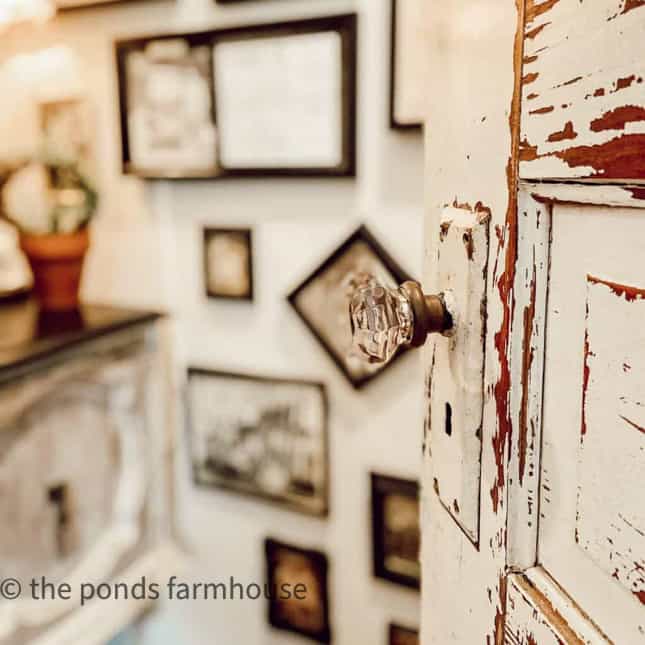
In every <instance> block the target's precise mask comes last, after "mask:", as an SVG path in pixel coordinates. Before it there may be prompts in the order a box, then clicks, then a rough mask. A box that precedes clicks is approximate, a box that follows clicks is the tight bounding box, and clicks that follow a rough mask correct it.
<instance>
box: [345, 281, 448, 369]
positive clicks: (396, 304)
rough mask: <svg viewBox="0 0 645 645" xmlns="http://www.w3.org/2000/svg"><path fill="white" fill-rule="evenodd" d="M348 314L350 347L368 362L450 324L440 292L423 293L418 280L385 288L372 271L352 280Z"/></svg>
mask: <svg viewBox="0 0 645 645" xmlns="http://www.w3.org/2000/svg"><path fill="white" fill-rule="evenodd" d="M352 286H353V292H352V293H351V296H350V302H349V317H350V322H351V327H352V337H353V345H354V348H355V349H356V350H357V351H358V353H359V354H360V355H361V356H363V357H365V358H366V359H367V360H368V361H369V362H370V363H386V362H387V361H389V360H390V359H391V358H392V357H393V356H394V354H395V353H396V351H397V350H398V349H399V347H403V346H412V347H419V346H421V345H423V343H424V342H425V340H426V337H427V336H428V334H429V333H432V332H447V331H449V330H450V329H451V328H452V325H453V321H452V316H451V315H450V313H449V312H448V309H447V307H446V305H445V302H444V298H443V296H426V295H424V294H423V291H422V290H421V285H420V284H419V283H418V282H412V281H410V282H404V283H403V284H402V285H401V286H400V287H395V288H388V287H386V286H384V285H382V284H381V283H380V282H378V281H377V280H376V278H374V276H372V275H368V274H364V275H362V276H360V278H358V279H356V280H354V281H353V284H352Z"/></svg>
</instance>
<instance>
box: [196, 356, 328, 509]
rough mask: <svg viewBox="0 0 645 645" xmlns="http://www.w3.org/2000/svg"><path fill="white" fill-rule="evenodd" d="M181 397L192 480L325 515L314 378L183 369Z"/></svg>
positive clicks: (324, 449) (322, 441) (320, 395)
mask: <svg viewBox="0 0 645 645" xmlns="http://www.w3.org/2000/svg"><path fill="white" fill-rule="evenodd" d="M187 396H188V401H187V404H188V405H187V407H188V414H189V429H190V451H191V460H192V465H193V473H194V477H195V481H196V483H198V484H202V485H207V486H216V487H219V488H224V489H228V490H230V491H233V492H236V493H245V494H249V495H255V496H257V497H261V498H264V499H267V500H271V501H274V502H277V503H280V504H282V505H284V506H286V507H289V508H291V509H293V510H297V511H300V512H303V513H308V514H310V515H318V516H325V515H326V514H327V512H328V439H327V396H326V392H325V388H324V386H323V385H322V384H321V383H313V382H309V381H296V380H286V379H277V378H267V377H259V376H249V375H245V374H232V373H228V372H216V371H211V370H204V369H199V368H190V369H189V370H188V393H187Z"/></svg>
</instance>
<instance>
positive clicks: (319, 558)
mask: <svg viewBox="0 0 645 645" xmlns="http://www.w3.org/2000/svg"><path fill="white" fill-rule="evenodd" d="M264 548H265V556H266V575H267V584H268V587H269V589H272V590H273V589H275V588H276V587H278V589H279V583H280V579H281V578H280V576H278V575H276V569H277V564H278V562H279V557H280V554H284V555H287V556H289V555H291V556H293V557H294V558H297V559H300V560H301V561H303V560H304V561H306V562H307V563H308V564H310V569H311V573H312V576H313V577H314V579H315V580H316V582H317V585H318V587H319V597H320V605H321V606H320V608H319V611H320V614H321V618H322V620H321V622H322V626H321V627H320V628H318V629H307V628H306V627H305V626H303V625H298V624H297V623H294V622H293V621H290V620H289V619H288V617H286V616H285V612H284V611H281V602H282V603H284V602H285V601H283V600H280V595H279V592H278V593H277V594H276V593H275V592H273V593H271V594H270V597H269V600H268V603H269V606H268V622H269V624H270V625H271V626H272V627H274V628H275V629H280V630H283V631H288V632H293V633H295V634H299V635H301V636H304V637H306V638H309V639H311V640H313V641H316V642H318V643H330V642H331V638H332V633H331V625H330V618H329V614H330V612H329V583H328V574H329V564H328V561H327V556H326V555H325V554H324V553H322V552H321V551H317V550H314V549H304V548H301V547H298V546H294V545H292V544H286V543H284V542H280V541H278V540H274V539H272V538H267V539H266V540H265V543H264ZM298 582H299V581H298V580H296V581H294V583H293V584H294V585H295V584H297V583H298ZM303 584H304V583H303ZM305 586H306V585H305ZM310 593H311V589H308V590H307V595H308V596H309V594H310ZM291 602H297V601H296V600H293V601H291Z"/></svg>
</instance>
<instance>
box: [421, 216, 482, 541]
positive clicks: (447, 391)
mask: <svg viewBox="0 0 645 645" xmlns="http://www.w3.org/2000/svg"><path fill="white" fill-rule="evenodd" d="M489 220H490V215H489V213H487V212H483V211H479V212H471V211H468V210H465V209H460V208H454V207H446V208H445V209H444V210H443V212H442V214H441V224H440V230H441V232H440V236H439V240H440V241H439V248H438V259H437V262H438V267H439V277H438V282H437V288H438V290H439V293H444V294H446V300H447V303H448V302H449V303H450V306H449V308H450V310H451V313H453V330H452V331H451V332H450V335H449V336H446V337H444V338H438V339H437V340H436V341H435V348H434V355H433V359H432V360H433V367H432V372H431V374H430V443H429V448H430V454H431V456H432V458H433V459H434V460H435V464H436V465H435V474H434V480H433V487H434V489H435V491H436V492H437V494H438V495H439V498H440V499H441V502H442V503H443V505H444V507H445V508H446V510H447V511H448V512H449V513H450V515H452V517H453V518H454V519H455V521H456V522H457V523H458V524H459V526H461V528H462V529H463V530H464V531H465V532H466V534H467V535H468V537H469V538H470V539H471V540H472V541H473V542H474V543H477V542H478V540H479V481H480V470H481V462H480V456H481V434H482V412H483V400H484V391H483V387H484V344H483V338H484V334H485V329H486V328H485V325H486V267H487V264H488V224H489Z"/></svg>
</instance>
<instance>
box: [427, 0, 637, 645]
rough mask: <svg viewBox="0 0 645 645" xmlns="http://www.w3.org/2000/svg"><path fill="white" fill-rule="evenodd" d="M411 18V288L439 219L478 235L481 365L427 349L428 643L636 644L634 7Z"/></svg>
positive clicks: (468, 0)
mask: <svg viewBox="0 0 645 645" xmlns="http://www.w3.org/2000/svg"><path fill="white" fill-rule="evenodd" d="M426 20H427V25H428V28H429V30H430V34H431V35H430V39H429V43H430V45H429V51H428V57H429V60H430V72H429V76H428V79H427V81H428V85H429V88H428V89H429V91H428V95H429V97H430V99H429V108H428V114H427V122H426V144H427V175H426V176H427V218H426V264H425V275H424V285H423V286H424V290H425V291H426V292H427V293H436V292H439V291H441V287H442V280H443V278H442V276H443V275H444V274H445V267H444V266H442V262H443V259H442V256H441V249H442V244H443V243H444V239H443V236H445V228H442V222H443V221H444V220H445V218H446V214H447V213H454V210H455V209H459V210H460V211H462V213H463V217H467V216H468V215H470V216H471V217H475V216H478V215H479V216H481V214H483V213H485V214H486V215H487V216H488V218H489V224H488V226H489V240H488V244H487V247H486V246H485V240H484V238H483V237H481V239H479V240H475V246H474V252H473V247H472V240H471V247H470V250H469V248H468V244H466V246H465V252H467V253H469V255H470V257H471V258H473V261H475V262H479V265H478V267H479V268H483V270H482V271H481V272H480V273H481V277H480V281H481V282H480V284H481V286H482V288H483V289H484V290H485V294H486V297H485V299H484V301H483V303H482V306H481V324H482V327H483V329H482V333H481V351H482V352H483V354H484V360H483V364H482V362H481V361H478V362H477V363H472V362H471V363H470V366H471V367H473V365H476V366H477V367H478V369H463V366H464V362H463V360H462V359H460V358H459V357H458V356H456V354H455V353H454V352H453V347H452V346H448V347H447V348H446V346H445V344H446V340H445V339H443V338H440V337H439V338H436V339H434V340H433V341H431V342H428V343H427V344H426V347H425V348H424V361H425V364H426V369H427V390H428V397H427V400H428V412H427V421H426V425H425V433H426V437H425V442H424V445H425V448H424V475H423V519H422V532H423V540H422V541H423V548H422V551H423V553H422V564H423V594H422V605H423V610H422V623H423V627H422V642H423V643H425V644H427V645H429V644H431V643H433V644H437V645H446V644H447V643H463V644H468V645H471V644H473V643H485V644H486V645H494V644H497V645H499V644H501V643H508V644H510V645H536V644H537V645H551V644H556V643H574V644H579V643H593V644H596V643H615V644H616V645H635V644H637V643H645V503H644V502H643V482H645V325H644V324H643V322H644V321H645V263H644V258H645V82H644V79H645V2H643V0H515V1H513V0H503V1H500V0H458V1H455V2H444V1H442V0H429V2H428V3H427V16H426ZM464 242H465V243H466V242H467V240H466V239H465V238H464ZM481 253H485V255H486V257H487V263H483V262H482V260H481V255H480V254H481ZM469 293H470V297H477V298H478V302H481V298H479V297H478V296H477V294H476V292H474V291H473V290H472V289H471V290H470V292H469ZM473 294H474V296H473ZM471 304H472V303H471ZM438 352H439V354H438ZM475 354H476V352H475V353H473V352H470V353H469V356H471V357H472V356H474V355H475ZM437 356H441V360H437ZM458 368H459V369H458ZM452 383H458V384H459V389H458V391H459V392H460V396H459V397H458V398H459V399H460V401H461V405H463V406H464V409H465V410H469V412H468V415H466V416H467V418H466V419H465V420H464V419H462V420H460V419H459V418H458V417H456V415H455V413H454V405H455V403H454V402H451V408H452V409H453V411H452V415H451V420H450V423H448V422H447V420H446V418H445V417H446V414H447V409H448V406H447V405H446V401H447V397H450V396H451V394H450V392H451V391H452V390H451V389H450V387H447V386H446V384H452ZM453 390H454V388H453ZM474 402H479V406H480V410H479V411H478V413H476V412H475V410H474V408H473V405H474ZM478 418H480V419H481V423H480V425H477V424H476V423H473V420H475V419H478ZM455 420H457V422H456V421H455ZM462 421H463V422H462ZM448 427H449V428H450V432H447V429H448ZM476 436H477V441H476V440H475V437H476ZM477 442H479V443H480V444H481V449H480V450H476V449H475V448H474V446H476V445H477ZM469 446H470V448H468V447H469ZM444 482H445V485H444ZM455 482H457V483H459V482H462V485H461V487H459V486H456V485H455ZM464 482H465V483H467V485H466V484H464ZM444 491H450V493H449V494H448V495H447V496H446V494H444ZM455 491H456V492H455ZM460 496H467V498H466V499H464V500H462V499H461V497H460ZM463 502H465V503H463Z"/></svg>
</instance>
